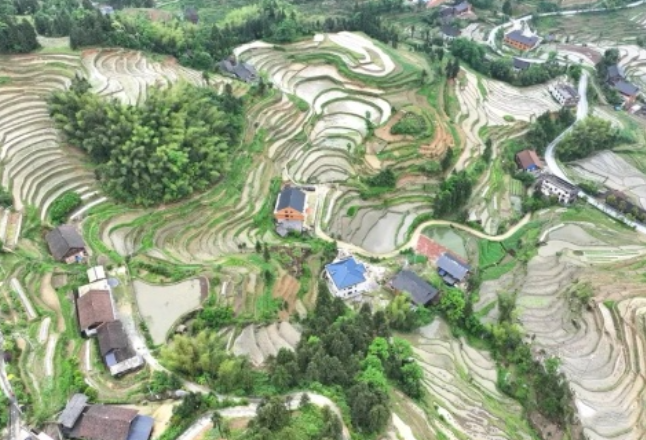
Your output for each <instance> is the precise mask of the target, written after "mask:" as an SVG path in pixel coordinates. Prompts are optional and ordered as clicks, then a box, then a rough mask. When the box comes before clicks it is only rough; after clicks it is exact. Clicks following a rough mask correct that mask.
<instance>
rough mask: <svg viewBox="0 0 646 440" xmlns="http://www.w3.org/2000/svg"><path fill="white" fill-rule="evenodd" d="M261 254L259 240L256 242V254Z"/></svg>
mask: <svg viewBox="0 0 646 440" xmlns="http://www.w3.org/2000/svg"><path fill="white" fill-rule="evenodd" d="M260 252H262V244H260V240H256V253H257V254H259V253H260Z"/></svg>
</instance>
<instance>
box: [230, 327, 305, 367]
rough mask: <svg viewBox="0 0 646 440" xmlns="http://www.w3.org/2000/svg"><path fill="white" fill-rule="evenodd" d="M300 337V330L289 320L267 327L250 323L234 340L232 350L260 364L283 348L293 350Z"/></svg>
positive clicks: (255, 363) (253, 362)
mask: <svg viewBox="0 0 646 440" xmlns="http://www.w3.org/2000/svg"><path fill="white" fill-rule="evenodd" d="M300 339H301V333H300V331H299V330H297V329H296V328H294V326H292V324H290V323H289V322H287V321H283V322H280V323H273V324H270V325H268V326H265V327H259V326H255V325H249V326H247V327H245V328H244V329H243V330H242V332H241V333H240V335H239V336H238V337H237V338H236V340H235V341H234V343H233V346H232V351H233V353H234V354H236V355H237V356H248V357H249V360H250V361H251V363H252V364H254V365H256V366H260V365H262V364H263V362H264V361H265V359H267V357H268V356H276V354H277V353H278V351H279V350H280V349H281V348H286V349H288V350H293V349H294V347H296V345H297V344H298V341H300Z"/></svg>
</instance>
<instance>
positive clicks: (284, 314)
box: [272, 274, 300, 320]
mask: <svg viewBox="0 0 646 440" xmlns="http://www.w3.org/2000/svg"><path fill="white" fill-rule="evenodd" d="M299 288H300V283H299V282H298V280H296V278H294V277H293V276H291V275H288V274H285V275H283V276H281V277H280V279H279V280H278V282H277V283H276V284H275V285H274V291H273V293H272V296H273V297H274V298H282V299H283V301H285V302H286V303H287V309H285V310H281V311H280V312H279V314H278V316H279V317H280V319H281V320H288V319H289V316H290V315H291V314H292V313H294V310H295V308H296V300H297V299H298V290H299Z"/></svg>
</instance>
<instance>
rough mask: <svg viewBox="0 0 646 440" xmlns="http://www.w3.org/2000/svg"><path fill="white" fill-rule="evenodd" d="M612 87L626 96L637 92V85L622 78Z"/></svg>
mask: <svg viewBox="0 0 646 440" xmlns="http://www.w3.org/2000/svg"><path fill="white" fill-rule="evenodd" d="M614 88H615V90H617V91H618V92H619V93H621V94H622V95H627V96H633V95H636V94H637V93H638V92H639V87H637V86H636V85H634V84H631V83H629V82H628V81H624V80H620V81H617V82H616V83H615V84H614Z"/></svg>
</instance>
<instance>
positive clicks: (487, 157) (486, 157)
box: [482, 138, 492, 163]
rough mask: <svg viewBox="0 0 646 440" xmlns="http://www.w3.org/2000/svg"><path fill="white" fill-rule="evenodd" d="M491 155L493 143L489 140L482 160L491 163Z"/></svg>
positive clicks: (486, 142)
mask: <svg viewBox="0 0 646 440" xmlns="http://www.w3.org/2000/svg"><path fill="white" fill-rule="evenodd" d="M491 155H492V141H491V138H487V140H486V141H485V148H484V151H483V152H482V159H483V160H484V161H485V162H486V163H489V162H491Z"/></svg>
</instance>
